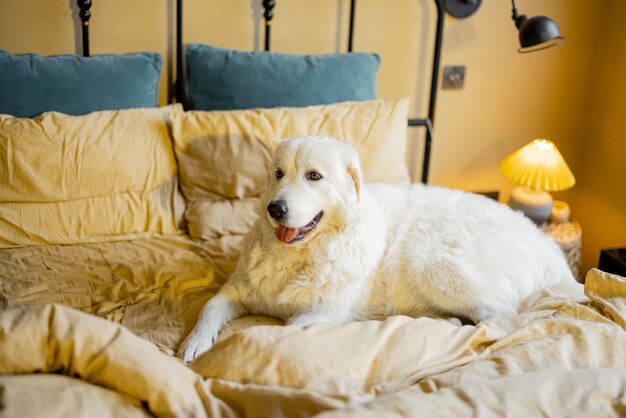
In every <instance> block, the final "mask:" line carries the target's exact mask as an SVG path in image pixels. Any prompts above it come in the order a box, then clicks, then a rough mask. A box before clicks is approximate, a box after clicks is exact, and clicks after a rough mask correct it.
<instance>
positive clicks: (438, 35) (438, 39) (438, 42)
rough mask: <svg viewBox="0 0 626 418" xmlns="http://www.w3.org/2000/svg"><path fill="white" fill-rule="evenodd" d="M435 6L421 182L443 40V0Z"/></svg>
mask: <svg viewBox="0 0 626 418" xmlns="http://www.w3.org/2000/svg"><path fill="white" fill-rule="evenodd" d="M435 5H436V6H437V28H436V29H435V31H436V32H435V52H434V57H433V72H432V78H431V80H430V100H429V101H428V120H427V121H426V123H427V125H426V140H425V141H424V159H423V161H424V162H423V164H422V183H427V182H428V168H429V165H430V164H429V163H430V148H431V145H432V140H433V135H432V129H433V123H434V121H435V104H436V103H437V86H438V84H439V67H440V63H441V46H442V42H443V16H444V8H443V0H435Z"/></svg>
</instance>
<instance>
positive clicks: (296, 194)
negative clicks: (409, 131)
mask: <svg viewBox="0 0 626 418" xmlns="http://www.w3.org/2000/svg"><path fill="white" fill-rule="evenodd" d="M399 163H400V162H399ZM278 169H280V170H281V172H282V173H283V174H284V177H282V178H280V179H278V178H277V176H276V170H278ZM312 171H316V172H318V173H320V174H321V175H322V177H323V178H322V179H320V180H317V181H314V180H312V179H311V178H310V177H309V173H310V172H312ZM262 200H263V202H262V203H263V204H262V205H261V207H260V208H259V213H258V215H259V218H258V220H257V222H256V223H255V224H254V226H253V228H252V230H251V231H250V233H249V234H248V235H247V237H246V239H245V242H244V249H243V253H242V255H241V257H240V259H239V262H238V264H237V268H236V271H235V272H234V274H233V275H232V276H231V277H230V279H229V280H228V282H227V283H226V284H225V285H224V286H223V287H222V288H221V290H220V291H219V292H218V293H217V295H215V297H213V298H212V299H211V300H209V302H208V303H207V304H206V305H205V306H204V308H203V309H202V311H201V313H200V316H199V319H198V323H197V324H196V326H195V328H194V329H193V331H192V332H191V334H190V335H189V336H188V337H187V338H186V339H185V341H184V342H183V344H182V345H181V348H180V350H179V356H181V357H182V358H183V360H185V361H187V362H188V361H191V360H193V359H194V358H196V357H197V356H198V355H200V354H201V353H203V352H204V351H206V350H208V349H209V348H210V347H211V345H212V344H213V342H214V341H215V339H216V337H217V334H218V332H219V331H220V329H221V328H222V326H223V325H224V324H225V323H226V322H228V321H230V320H231V319H234V318H237V317H240V316H243V315H246V314H265V315H271V316H274V317H278V318H281V319H283V320H285V321H287V323H288V324H293V325H300V326H304V325H308V324H313V323H317V322H345V321H351V320H360V319H373V318H383V317H386V316H390V315H399V314H401V315H409V316H413V317H417V316H437V317H441V316H458V317H464V318H467V319H470V320H472V321H473V322H475V323H478V322H479V321H482V320H485V319H489V318H492V317H496V316H500V315H508V314H515V312H516V307H517V305H518V303H519V302H520V301H521V300H522V299H523V298H525V297H526V296H528V295H530V294H531V293H533V292H534V291H536V290H538V289H540V288H542V287H545V286H547V285H550V284H552V283H555V282H558V281H573V280H574V279H573V277H572V274H571V273H570V270H569V268H568V266H567V263H566V261H565V258H564V256H563V254H562V252H561V251H560V249H559V248H558V246H557V245H556V244H555V243H554V242H553V241H552V240H551V239H550V238H549V237H547V236H546V235H545V234H543V233H542V232H541V231H540V230H539V229H538V228H537V227H536V226H535V225H534V224H533V223H532V222H531V221H530V220H528V219H526V218H525V217H524V216H523V215H521V214H519V213H516V212H514V211H512V210H510V209H508V208H507V207H505V206H504V205H501V204H498V203H497V202H494V201H492V200H490V199H487V198H485V197H482V196H478V195H474V194H470V193H464V192H461V191H453V190H449V189H444V188H438V187H426V186H423V185H411V186H392V185H385V184H362V183H361V169H360V164H359V158H358V155H357V153H356V151H355V150H354V148H352V147H351V146H349V145H347V144H345V143H342V142H339V141H336V140H334V139H331V138H326V137H304V138H294V139H290V140H287V141H284V142H282V143H281V144H280V145H279V146H278V147H277V149H276V152H275V154H274V162H273V167H272V169H271V170H270V172H269V175H268V184H267V191H266V193H265V197H264V199H262ZM276 200H284V201H285V202H286V203H287V207H288V212H287V214H286V216H285V218H284V219H281V224H282V225H284V226H287V227H294V228H295V227H301V226H303V225H306V224H308V223H309V222H310V221H311V220H312V219H313V218H315V216H316V214H318V213H319V212H320V211H323V216H322V218H321V220H320V222H319V224H318V225H317V227H316V228H315V229H313V230H312V231H311V232H310V233H308V234H306V235H305V237H304V239H302V240H301V241H298V242H294V243H289V244H286V243H284V242H282V241H281V240H279V239H278V238H277V236H276V235H275V229H276V228H277V227H278V226H279V225H278V223H277V222H276V221H275V220H274V219H273V218H272V217H271V216H270V215H269V214H268V212H267V209H266V207H267V206H268V204H269V203H270V202H272V201H276Z"/></svg>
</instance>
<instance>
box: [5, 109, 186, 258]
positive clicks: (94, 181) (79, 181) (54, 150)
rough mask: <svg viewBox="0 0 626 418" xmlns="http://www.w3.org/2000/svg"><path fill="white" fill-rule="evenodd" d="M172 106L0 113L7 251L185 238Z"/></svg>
mask: <svg viewBox="0 0 626 418" xmlns="http://www.w3.org/2000/svg"><path fill="white" fill-rule="evenodd" d="M175 109H177V107H173V106H169V107H165V108H163V109H129V110H119V111H102V112H94V113H90V114H87V115H84V116H68V115H65V114H62V113H56V112H47V113H44V114H42V115H40V116H38V117H36V118H34V119H20V118H14V117H12V116H8V115H0V248H7V247H17V246H26V245H38V244H71V243H79V242H90V241H110V240H121V239H131V238H141V237H149V236H155V235H174V234H180V229H179V226H180V222H181V218H182V216H181V215H182V209H183V201H182V197H181V195H180V194H179V191H178V178H177V165H176V159H175V157H174V152H173V149H172V144H171V139H170V136H169V132H168V114H169V111H171V110H175Z"/></svg>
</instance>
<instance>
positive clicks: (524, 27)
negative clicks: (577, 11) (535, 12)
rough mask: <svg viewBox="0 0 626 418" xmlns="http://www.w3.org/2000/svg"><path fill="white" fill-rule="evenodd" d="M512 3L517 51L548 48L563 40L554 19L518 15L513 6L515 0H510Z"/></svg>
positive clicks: (523, 51)
mask: <svg viewBox="0 0 626 418" xmlns="http://www.w3.org/2000/svg"><path fill="white" fill-rule="evenodd" d="M511 3H512V5H513V20H514V21H515V26H517V29H518V30H519V43H520V48H519V49H518V50H517V51H518V52H521V53H525V52H533V51H540V50H542V49H546V48H550V47H551V46H555V45H558V44H560V43H561V42H563V41H564V40H565V38H564V37H562V36H561V32H560V31H559V27H558V26H557V25H556V23H554V20H552V19H550V18H549V17H546V16H534V17H530V18H529V17H528V16H526V15H524V14H522V15H520V14H519V13H518V12H517V8H516V7H515V0H511Z"/></svg>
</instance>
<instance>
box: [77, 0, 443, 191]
mask: <svg viewBox="0 0 626 418" xmlns="http://www.w3.org/2000/svg"><path fill="white" fill-rule="evenodd" d="M260 1H262V4H263V9H264V13H263V19H264V21H265V51H269V50H270V41H271V29H272V22H273V18H274V7H275V6H276V0H260ZM433 1H434V2H435V6H436V8H437V25H436V27H435V48H434V52H433V63H432V74H431V79H430V96H429V100H428V116H427V117H425V118H421V119H409V120H408V124H409V126H411V127H413V126H423V127H425V128H426V137H425V140H424V155H423V160H422V182H423V183H427V182H428V169H429V165H430V150H431V147H432V141H433V121H434V118H435V104H436V101H437V85H438V83H439V67H440V59H441V46H442V41H443V18H444V7H443V0H433ZM77 2H78V7H79V9H80V13H79V16H80V20H81V26H82V36H83V55H84V56H86V57H88V56H89V19H90V18H91V12H90V11H89V9H90V8H91V0H77ZM355 12H356V0H350V25H349V32H348V52H352V51H353V43H354V26H355ZM182 28H183V0H176V99H177V100H178V101H179V102H183V100H184V89H183V77H182V76H181V75H182V74H183V30H182Z"/></svg>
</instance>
